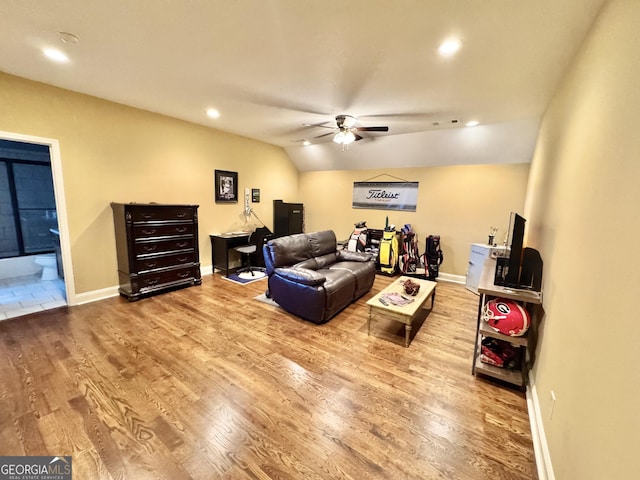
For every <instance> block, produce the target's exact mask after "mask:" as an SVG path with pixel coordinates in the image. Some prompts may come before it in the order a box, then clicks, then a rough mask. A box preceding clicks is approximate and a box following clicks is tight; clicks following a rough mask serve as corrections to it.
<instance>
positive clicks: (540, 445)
mask: <svg viewBox="0 0 640 480" xmlns="http://www.w3.org/2000/svg"><path fill="white" fill-rule="evenodd" d="M527 410H528V411H529V423H530V424H531V439H532V440H533V451H534V453H535V456H536V466H537V468H538V479H539V480H555V478H556V477H555V475H554V473H553V465H552V464H551V455H550V453H549V445H548V444H547V437H546V436H545V434H544V425H543V424H542V412H541V411H540V399H539V398H538V392H537V390H536V382H535V379H534V376H533V371H531V370H529V385H527Z"/></svg>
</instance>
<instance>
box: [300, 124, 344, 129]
mask: <svg viewBox="0 0 640 480" xmlns="http://www.w3.org/2000/svg"><path fill="white" fill-rule="evenodd" d="M324 123H327V122H324ZM302 126H303V127H320V128H330V129H331V130H335V129H336V127H330V126H328V125H320V124H318V123H315V124H312V123H303V124H302Z"/></svg>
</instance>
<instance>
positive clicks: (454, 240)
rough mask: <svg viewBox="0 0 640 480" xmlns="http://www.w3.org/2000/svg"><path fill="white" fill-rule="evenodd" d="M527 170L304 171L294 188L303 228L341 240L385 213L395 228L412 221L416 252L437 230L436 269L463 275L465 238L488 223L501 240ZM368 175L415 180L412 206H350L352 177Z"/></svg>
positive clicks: (379, 221)
mask: <svg viewBox="0 0 640 480" xmlns="http://www.w3.org/2000/svg"><path fill="white" fill-rule="evenodd" d="M356 148H357V147H356ZM528 174H529V164H513V165H474V166H455V167H430V168H398V169H394V168H388V169H385V170H357V171H331V172H304V173H301V174H300V192H301V196H302V200H303V201H304V203H305V219H306V228H307V231H314V230H324V229H333V230H335V232H336V235H337V237H338V238H339V239H347V238H348V237H349V234H350V233H351V231H352V230H353V225H354V223H356V222H358V221H360V220H366V221H367V226H369V227H371V228H380V229H382V228H384V225H385V217H387V216H388V217H389V223H390V224H395V225H396V228H398V229H400V228H401V227H402V226H403V225H404V224H405V223H410V224H411V225H412V227H413V228H414V230H415V231H416V233H417V234H418V236H419V237H420V243H419V245H418V246H419V249H420V252H421V253H422V252H424V248H425V239H426V237H427V236H428V235H430V234H438V235H440V236H441V244H442V249H443V253H444V263H443V264H442V266H441V267H440V271H441V272H442V273H450V274H454V275H465V274H466V271H467V266H468V261H469V249H470V245H471V243H484V242H486V241H487V235H488V233H489V228H490V227H491V226H495V227H498V228H499V229H500V232H499V234H498V237H497V238H498V239H499V241H500V242H502V240H503V238H504V234H505V232H506V231H507V229H508V226H509V212H511V211H512V210H513V211H517V212H521V213H522V211H523V208H524V199H525V192H526V184H527V178H528ZM374 177H375V180H376V181H400V180H409V181H418V182H420V186H419V191H418V206H417V209H416V211H415V212H399V211H392V210H368V209H354V208H352V207H351V205H352V194H353V182H359V181H365V180H369V179H372V178H374ZM399 179H400V180H399Z"/></svg>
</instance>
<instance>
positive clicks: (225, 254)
mask: <svg viewBox="0 0 640 480" xmlns="http://www.w3.org/2000/svg"><path fill="white" fill-rule="evenodd" d="M250 235H251V234H250V233H249V232H230V233H217V234H214V235H209V238H210V239H211V268H212V270H213V272H215V270H216V268H217V269H218V270H222V271H224V274H225V275H226V276H227V277H228V276H229V273H230V270H231V269H230V268H229V250H231V249H233V248H235V247H240V246H242V245H247V244H248V243H249V236H250ZM235 270H236V269H234V271H235Z"/></svg>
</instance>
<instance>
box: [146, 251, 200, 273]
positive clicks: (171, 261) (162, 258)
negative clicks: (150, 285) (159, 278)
mask: <svg viewBox="0 0 640 480" xmlns="http://www.w3.org/2000/svg"><path fill="white" fill-rule="evenodd" d="M192 263H198V260H197V259H196V256H195V253H194V252H193V250H185V251H184V252H180V253H173V254H171V255H152V256H145V257H144V258H140V259H136V260H135V262H134V269H135V270H134V271H136V272H138V273H142V272H147V271H150V270H158V269H161V268H167V267H173V266H180V265H188V264H192Z"/></svg>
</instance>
